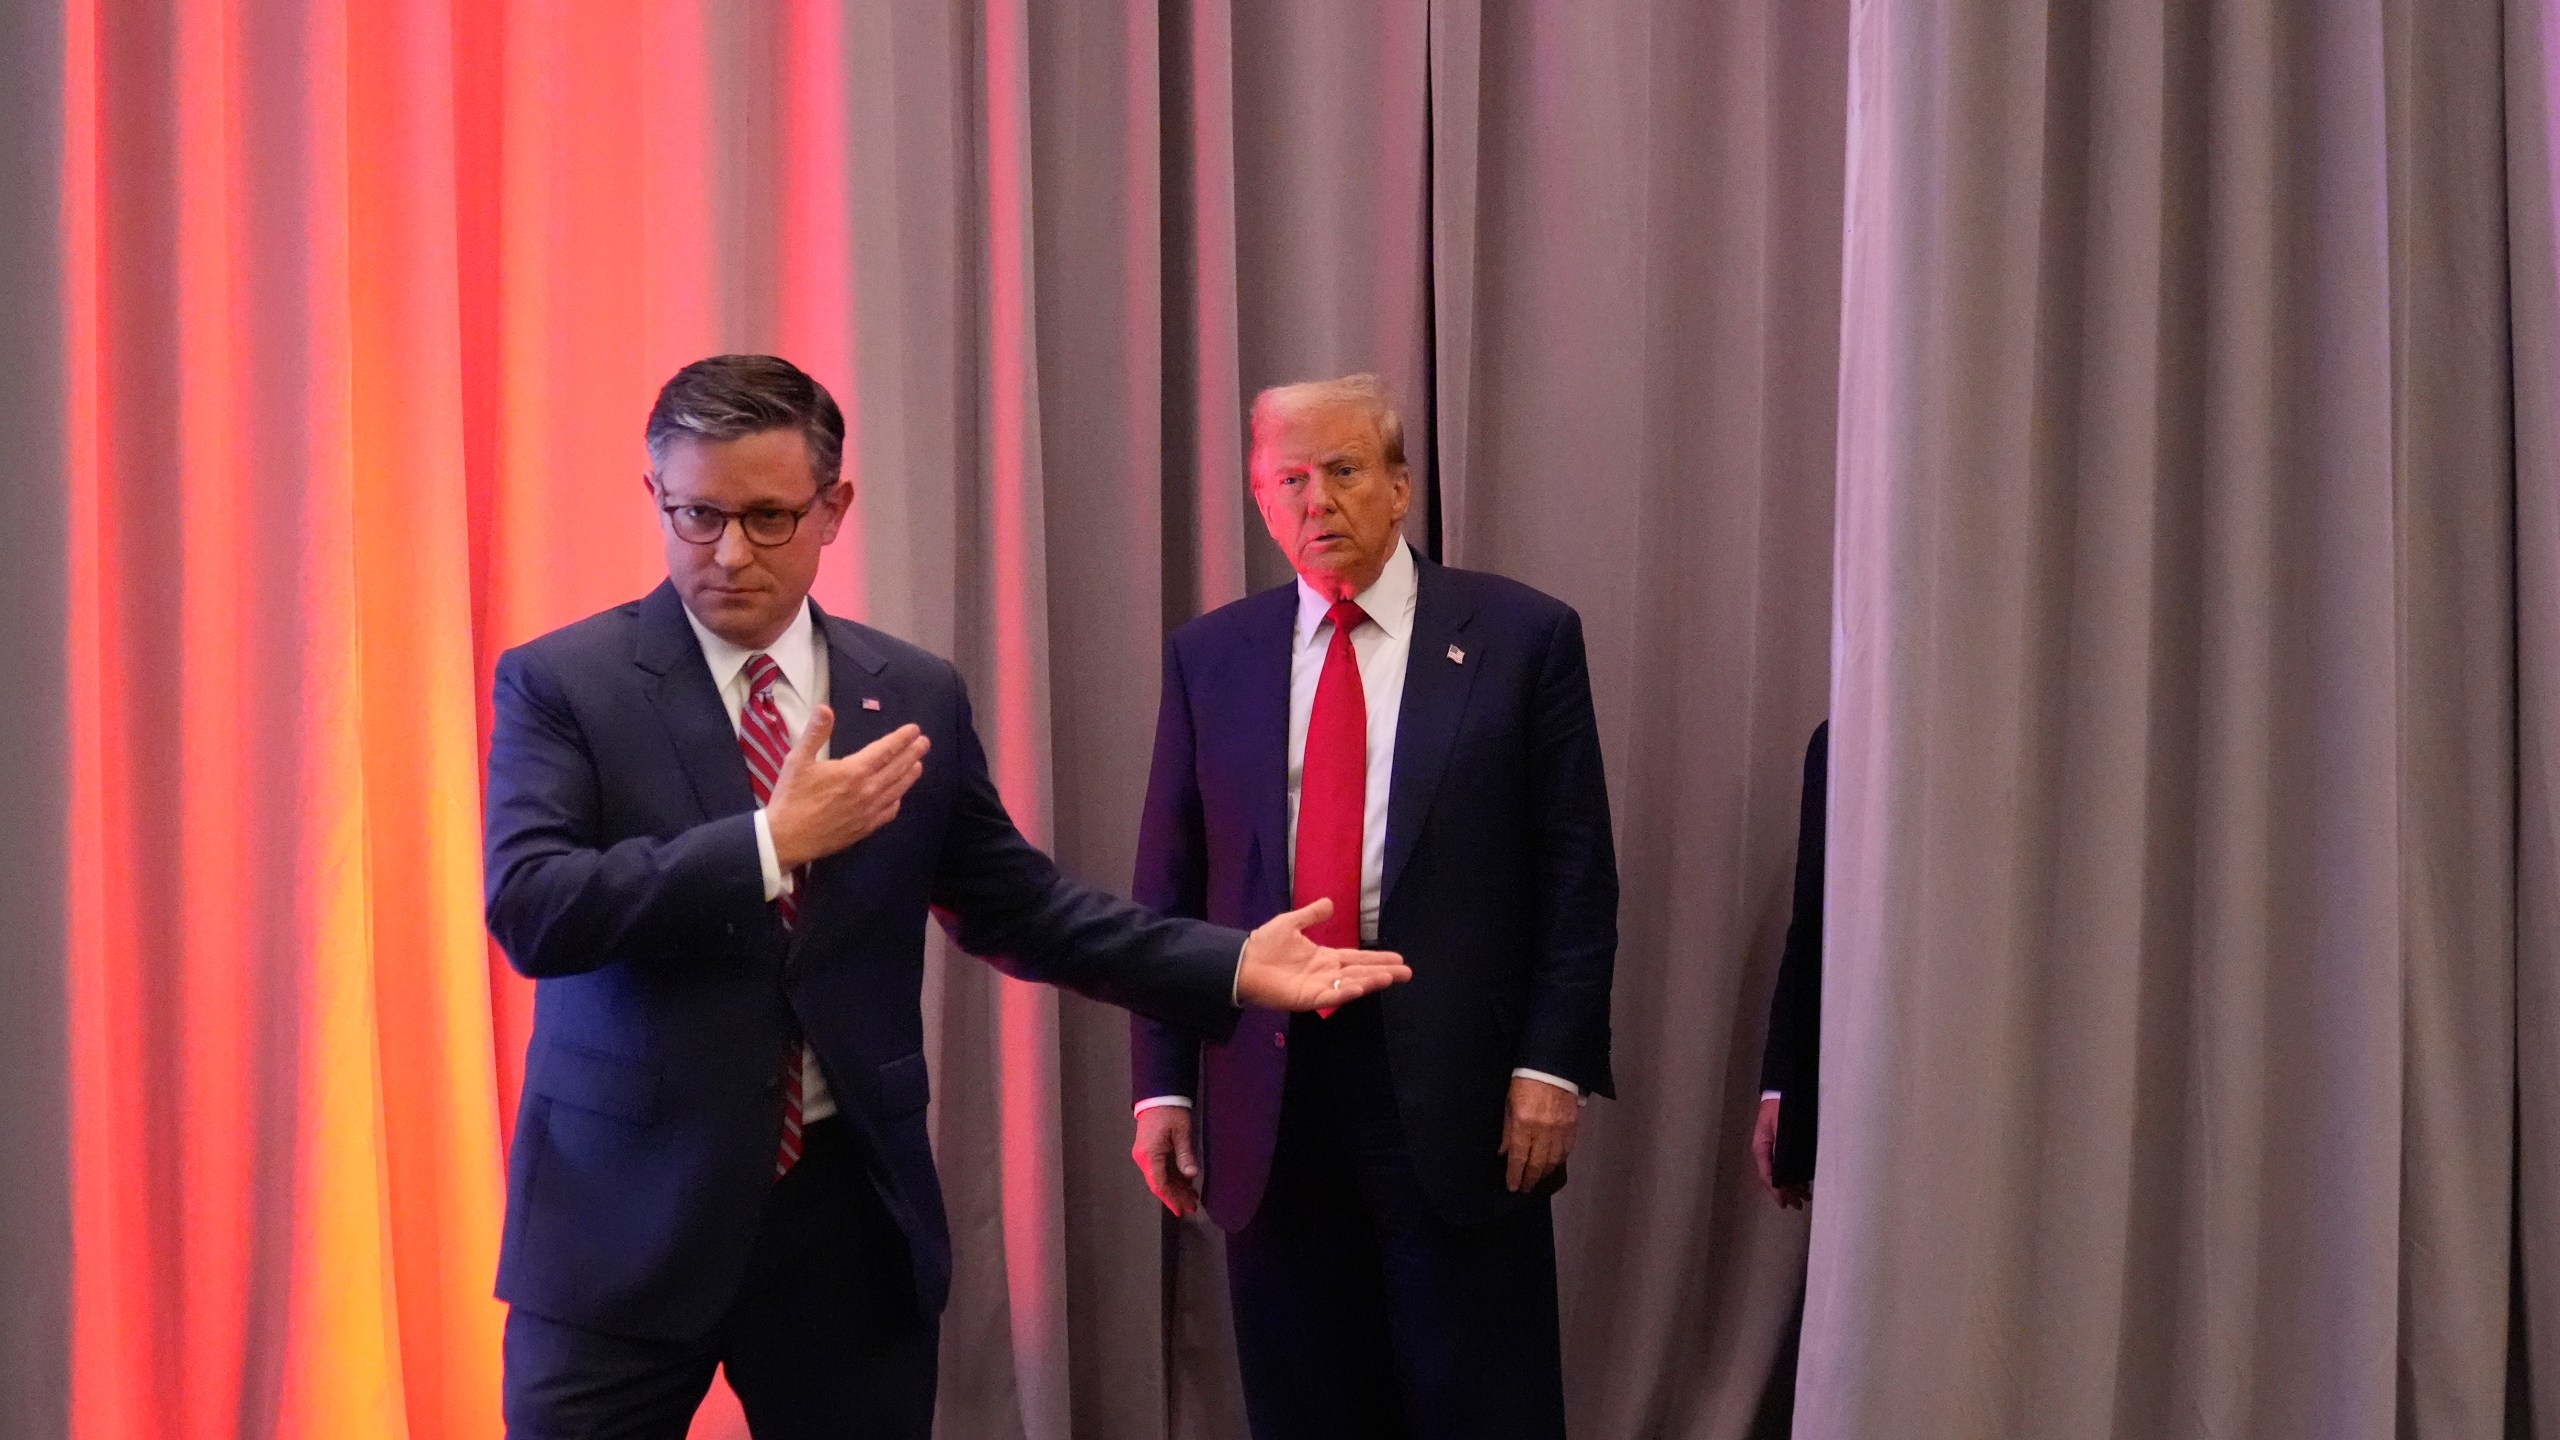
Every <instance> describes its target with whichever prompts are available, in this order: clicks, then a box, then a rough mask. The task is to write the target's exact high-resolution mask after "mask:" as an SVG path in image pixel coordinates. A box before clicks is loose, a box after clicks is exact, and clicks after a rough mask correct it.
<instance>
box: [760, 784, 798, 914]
mask: <svg viewBox="0 0 2560 1440" xmlns="http://www.w3.org/2000/svg"><path fill="white" fill-rule="evenodd" d="M756 864H758V865H759V866H762V867H763V869H764V898H765V902H766V903H767V904H771V903H772V902H773V901H776V900H779V899H781V898H782V897H783V896H785V895H788V894H790V893H791V877H790V876H788V875H785V874H783V873H782V861H781V859H780V857H778V856H776V855H775V854H774V853H773V821H772V820H771V819H769V818H767V817H766V815H765V813H764V807H763V806H761V805H759V806H757V807H756Z"/></svg>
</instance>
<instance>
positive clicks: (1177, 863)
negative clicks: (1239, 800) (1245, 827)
mask: <svg viewBox="0 0 2560 1440" xmlns="http://www.w3.org/2000/svg"><path fill="white" fill-rule="evenodd" d="M1206 827H1207V822H1206V821H1205V819H1204V818H1203V816H1202V811H1201V804H1200V779H1199V767H1198V764H1197V758H1196V755H1195V752H1194V750H1193V748H1192V734H1191V697H1190V689H1189V686H1188V685H1187V684H1186V683H1185V681H1184V679H1183V674H1182V657H1181V655H1180V653H1179V652H1177V651H1176V650H1175V648H1174V645H1173V642H1172V641H1171V640H1167V641H1166V642H1165V647H1164V689H1163V696H1162V698H1161V699H1160V700H1159V701H1158V702H1157V705H1156V748H1155V759H1154V761H1153V763H1152V765H1151V768H1150V769H1149V772H1148V775H1147V801H1146V809H1145V810H1144V811H1143V812H1142V814H1141V815H1140V818H1139V822H1138V860H1137V873H1136V876H1135V878H1134V879H1132V881H1131V882H1130V891H1129V893H1130V894H1131V895H1132V896H1134V897H1135V898H1136V900H1137V902H1138V903H1139V904H1141V905H1144V906H1146V907H1147V908H1148V909H1151V910H1155V911H1159V912H1161V913H1163V914H1166V915H1187V916H1191V917H1194V918H1205V917H1206V916H1207V914H1208V904H1209V897H1208V889H1207V887H1208V879H1207V863H1206V861H1207V853H1206V852H1207V845H1208V840H1207V832H1206ZM1129 1087H1130V1090H1131V1092H1132V1093H1131V1095H1130V1103H1131V1104H1136V1103H1137V1102H1138V1101H1140V1100H1148V1099H1153V1098H1154V1097H1156V1096H1158V1095H1182V1096H1189V1097H1193V1098H1196V1097H1197V1096H1198V1095H1199V1093H1200V1036H1199V1035H1198V1033H1196V1032H1194V1031H1190V1030H1186V1029H1183V1028H1181V1027H1180V1026H1175V1025H1168V1024H1166V1023H1164V1022H1163V1021H1160V1020H1154V1019H1150V1018H1148V1017H1147V1016H1144V1015H1132V1016H1130V1018H1129Z"/></svg>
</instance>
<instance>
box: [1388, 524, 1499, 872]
mask: <svg viewBox="0 0 2560 1440" xmlns="http://www.w3.org/2000/svg"><path fill="white" fill-rule="evenodd" d="M1414 569H1415V575H1414V585H1415V587H1416V594H1415V598H1414V613H1413V645H1412V648H1411V649H1409V650H1407V651H1406V652H1405V662H1404V705H1403V708H1402V709H1401V710H1399V711H1398V712H1397V714H1396V751H1395V770H1394V773H1393V774H1392V776H1391V777H1390V778H1389V780H1388V784H1387V851H1386V856H1385V859H1384V861H1383V862H1382V863H1381V865H1380V871H1381V873H1380V875H1379V885H1378V894H1379V901H1380V903H1381V904H1383V903H1385V900H1386V897H1388V896H1390V895H1393V894H1394V893H1395V890H1396V877H1397V876H1399V875H1401V874H1403V873H1404V867H1405V862H1406V861H1407V860H1409V859H1411V858H1412V856H1413V846H1414V841H1415V839H1416V837H1418V836H1419V835H1420V834H1421V833H1422V817H1423V816H1424V815H1426V814H1428V813H1429V812H1430V809H1431V797H1432V796H1433V795H1434V794H1436V793H1437V792H1438V791H1439V788H1440V776H1441V774H1442V772H1443V771H1444V770H1445V769H1446V768H1447V766H1448V761H1449V750H1450V747H1451V746H1453V745H1454V744H1456V743H1457V739H1458V722H1459V721H1460V720H1462V719H1464V718H1465V717H1466V713H1467V694H1468V692H1469V690H1471V689H1472V688H1473V687H1474V685H1475V677H1476V675H1477V673H1478V672H1480V671H1481V670H1483V669H1484V662H1483V660H1482V659H1481V658H1479V657H1476V656H1472V655H1471V656H1468V657H1467V659H1468V660H1470V661H1473V662H1474V663H1472V664H1470V663H1466V662H1464V661H1460V660H1455V659H1452V658H1450V657H1451V655H1452V653H1459V654H1463V653H1464V652H1465V650H1466V648H1467V647H1466V645H1465V643H1464V642H1463V641H1462V640H1460V638H1459V637H1460V636H1461V635H1463V634H1464V633H1465V631H1466V628H1467V622H1468V621H1470V620H1472V619H1474V618H1475V607H1474V605H1473V603H1472V602H1471V601H1470V600H1469V599H1468V597H1467V596H1466V594H1465V593H1464V592H1463V591H1462V590H1461V589H1460V588H1459V586H1458V585H1457V584H1455V583H1454V582H1453V580H1452V577H1451V576H1450V574H1449V572H1448V571H1447V570H1445V569H1443V568H1441V567H1440V566H1438V565H1435V564H1433V563H1431V562H1430V561H1428V560H1425V559H1423V558H1422V557H1421V556H1420V555H1416V556H1414Z"/></svg>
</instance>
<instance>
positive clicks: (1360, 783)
mask: <svg viewBox="0 0 2560 1440" xmlns="http://www.w3.org/2000/svg"><path fill="white" fill-rule="evenodd" d="M1329 618H1330V619H1331V620H1332V621H1333V643H1332V644H1330V645H1328V646H1327V647H1326V648H1325V652H1324V671H1323V673H1322V674H1320V675H1318V676H1317V677H1316V702H1315V708H1314V709H1313V710H1312V711H1310V712H1309V713H1308V715H1307V749H1306V754H1305V755H1304V757H1302V759H1301V761H1300V766H1299V772H1298V856H1297V866H1296V868H1295V870H1294V871H1293V872H1292V876H1291V881H1290V902H1289V903H1290V904H1291V906H1292V907H1298V906H1304V905H1308V904H1311V903H1313V902H1314V900H1315V898H1316V897H1317V896H1319V895H1322V896H1325V897H1327V898H1328V899H1330V900H1332V901H1333V918H1331V919H1329V920H1327V921H1325V922H1324V923H1323V924H1321V925H1317V926H1313V927H1311V928H1309V929H1308V931H1307V938H1308V939H1310V940H1313V941H1315V942H1316V943H1317V944H1319V945H1332V946H1336V947H1339V948H1341V949H1345V950H1353V949H1358V948H1359V945H1360V841H1361V830H1362V820H1363V818H1364V817H1365V816H1366V815H1367V813H1368V809H1369V703H1368V699H1367V697H1366V696H1364V695H1363V694H1362V693H1361V690H1360V658H1359V656H1358V655H1356V654H1354V653H1353V652H1352V649H1351V632H1352V631H1354V630H1356V629H1358V628H1360V624H1361V622H1362V621H1365V620H1367V619H1368V618H1369V616H1368V614H1367V612H1365V611H1363V610H1362V609H1361V608H1360V607H1359V606H1358V605H1356V604H1353V603H1352V602H1351V601H1349V600H1337V601H1335V602H1333V610H1332V612H1331V614H1330V617H1329ZM1325 1013H1326V1014H1331V1013H1332V1012H1331V1011H1330V1010H1328V1011H1326V1012H1325Z"/></svg>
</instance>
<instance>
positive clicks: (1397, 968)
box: [1236, 898, 1413, 1010]
mask: <svg viewBox="0 0 2560 1440" xmlns="http://www.w3.org/2000/svg"><path fill="white" fill-rule="evenodd" d="M1332 917H1333V902H1332V901H1331V900H1327V899H1321V898H1319V899H1317V900H1315V901H1312V902H1311V903H1309V904H1307V905H1305V906H1302V907H1301V908H1299V909H1296V910H1291V911H1289V912H1287V913H1286V914H1282V915H1275V916H1273V917H1271V919H1269V920H1267V921H1265V922H1263V925H1262V928H1260V929H1258V930H1256V931H1254V932H1253V935H1252V936H1251V938H1249V939H1247V940H1246V941H1245V942H1244V962H1243V964H1242V965H1240V966H1239V967H1237V970H1236V998H1237V999H1238V1000H1240V1001H1242V1002H1243V1003H1245V1004H1247V1005H1260V1006H1262V1007H1263V1008H1265V1009H1267V1010H1315V1009H1331V1008H1332V1007H1334V1006H1336V1005H1348V1004H1350V1003H1351V1002H1352V1001H1354V1000H1357V999H1359V998H1360V997H1361V996H1363V995H1366V994H1368V993H1369V992H1370V991H1372V990H1384V989H1386V988H1387V987H1388V986H1390V985H1394V984H1398V983H1400V982H1402V981H1406V980H1410V979H1412V978H1413V972H1412V971H1411V970H1408V969H1406V968H1405V963H1404V957H1403V956H1401V955H1396V954H1393V953H1390V952H1388V951H1384V950H1336V949H1334V948H1333V947H1332V946H1330V945H1319V944H1317V943H1316V942H1314V941H1313V940H1310V939H1308V938H1307V936H1306V930H1307V927H1309V926H1311V925H1321V924H1323V923H1324V922H1325V921H1327V920H1329V919H1331V918H1332Z"/></svg>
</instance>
